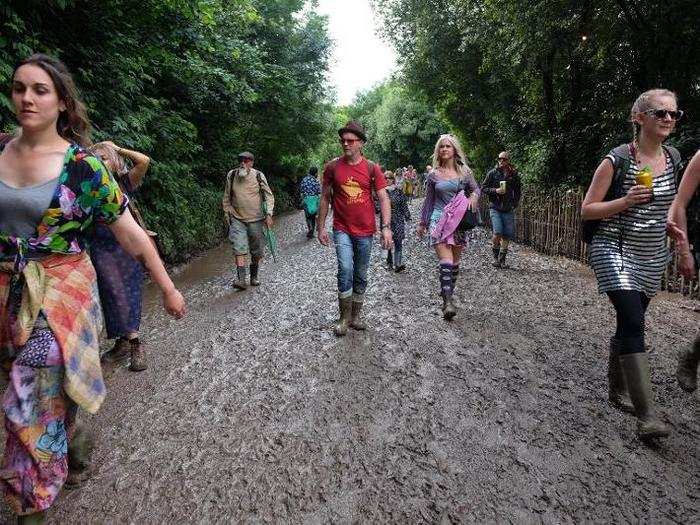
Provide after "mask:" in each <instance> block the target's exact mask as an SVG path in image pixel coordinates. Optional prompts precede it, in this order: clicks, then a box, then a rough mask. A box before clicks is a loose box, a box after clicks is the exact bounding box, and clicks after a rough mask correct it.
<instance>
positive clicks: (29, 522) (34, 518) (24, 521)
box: [17, 512, 46, 525]
mask: <svg viewBox="0 0 700 525" xmlns="http://www.w3.org/2000/svg"><path fill="white" fill-rule="evenodd" d="M41 523H46V513H45V512H35V513H34V514H25V515H24V516H17V525H39V524H41Z"/></svg>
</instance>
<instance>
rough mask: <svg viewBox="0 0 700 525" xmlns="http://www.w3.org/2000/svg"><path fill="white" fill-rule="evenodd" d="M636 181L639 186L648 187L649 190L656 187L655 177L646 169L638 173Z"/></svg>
mask: <svg viewBox="0 0 700 525" xmlns="http://www.w3.org/2000/svg"><path fill="white" fill-rule="evenodd" d="M634 181H635V182H636V183H637V185H638V186H646V187H647V188H649V189H652V188H653V187H654V176H653V175H652V173H651V170H650V169H649V168H644V169H643V170H642V171H640V172H639V173H637V175H635V177H634Z"/></svg>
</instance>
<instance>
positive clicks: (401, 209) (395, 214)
mask: <svg viewBox="0 0 700 525" xmlns="http://www.w3.org/2000/svg"><path fill="white" fill-rule="evenodd" d="M384 178H386V181H387V184H389V186H387V188H386V192H387V195H389V201H390V202H391V238H392V240H393V241H394V248H393V249H389V250H388V251H387V256H386V263H387V265H388V266H389V268H391V269H394V270H395V271H396V273H400V272H403V271H404V270H405V269H406V266H405V265H404V263H403V240H404V238H405V237H406V225H405V223H407V222H409V221H410V220H411V212H410V210H409V209H408V199H407V197H406V195H405V194H404V192H403V191H401V189H400V188H397V187H396V184H394V180H395V179H394V173H393V172H391V171H385V172H384Z"/></svg>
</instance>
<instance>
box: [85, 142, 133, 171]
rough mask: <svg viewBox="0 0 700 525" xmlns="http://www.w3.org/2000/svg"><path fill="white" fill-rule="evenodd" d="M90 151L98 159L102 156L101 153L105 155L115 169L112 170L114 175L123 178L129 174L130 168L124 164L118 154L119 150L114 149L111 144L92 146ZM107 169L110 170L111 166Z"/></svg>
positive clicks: (99, 143)
mask: <svg viewBox="0 0 700 525" xmlns="http://www.w3.org/2000/svg"><path fill="white" fill-rule="evenodd" d="M88 151H89V152H90V153H92V154H93V155H97V156H98V157H100V156H101V155H100V153H102V154H104V156H105V157H106V158H107V160H108V161H109V164H110V165H111V166H112V168H113V170H110V171H113V173H112V175H116V176H119V177H121V176H123V175H126V174H127V173H128V172H129V167H128V166H127V165H126V162H124V158H123V157H122V156H121V155H120V154H119V153H117V150H116V149H114V147H113V146H112V145H111V144H108V143H107V142H98V143H97V144H94V145H92V146H91V147H90V149H89V150H88ZM107 167H108V168H109V166H107Z"/></svg>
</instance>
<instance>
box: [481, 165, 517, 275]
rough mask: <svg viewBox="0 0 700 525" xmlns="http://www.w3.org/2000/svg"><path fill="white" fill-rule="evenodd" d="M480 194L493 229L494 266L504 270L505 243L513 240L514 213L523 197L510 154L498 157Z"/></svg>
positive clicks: (506, 251)
mask: <svg viewBox="0 0 700 525" xmlns="http://www.w3.org/2000/svg"><path fill="white" fill-rule="evenodd" d="M481 192H482V193H483V194H484V195H487V196H488V198H489V201H490V202H491V204H490V206H489V214H490V216H491V226H492V228H493V237H492V239H491V250H492V252H493V265H494V267H496V268H506V256H507V255H508V244H509V243H510V241H511V240H512V239H513V237H515V213H514V210H515V208H517V207H518V204H519V203H520V196H521V194H522V185H521V182H520V175H518V172H517V170H516V169H515V168H514V167H513V165H512V164H511V163H510V153H508V152H507V151H502V152H500V153H499V154H498V165H497V166H496V167H495V168H493V169H492V170H491V171H489V172H488V174H487V175H486V178H485V179H484V182H483V183H482V184H481Z"/></svg>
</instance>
